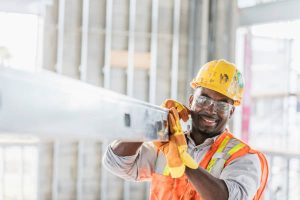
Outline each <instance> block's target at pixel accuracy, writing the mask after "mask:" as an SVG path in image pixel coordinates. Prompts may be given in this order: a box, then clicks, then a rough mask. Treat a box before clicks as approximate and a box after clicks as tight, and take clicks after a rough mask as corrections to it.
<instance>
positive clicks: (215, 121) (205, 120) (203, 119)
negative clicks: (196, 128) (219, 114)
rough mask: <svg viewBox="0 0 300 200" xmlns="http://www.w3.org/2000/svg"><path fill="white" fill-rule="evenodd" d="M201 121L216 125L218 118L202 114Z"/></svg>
mask: <svg viewBox="0 0 300 200" xmlns="http://www.w3.org/2000/svg"><path fill="white" fill-rule="evenodd" d="M200 120H201V123H202V124H203V125H205V126H215V125H216V124H217V122H218V120H217V119H216V118H212V117H208V116H205V115H202V116H200Z"/></svg>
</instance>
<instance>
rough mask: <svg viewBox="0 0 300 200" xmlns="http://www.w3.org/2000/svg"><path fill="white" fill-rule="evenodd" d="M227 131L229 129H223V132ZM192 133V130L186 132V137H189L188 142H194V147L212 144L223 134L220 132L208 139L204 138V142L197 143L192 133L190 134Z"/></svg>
mask: <svg viewBox="0 0 300 200" xmlns="http://www.w3.org/2000/svg"><path fill="white" fill-rule="evenodd" d="M226 131H228V129H225V130H224V131H223V133H224V132H226ZM190 133H191V132H190V131H189V132H187V133H186V137H187V139H188V142H189V143H190V144H192V146H193V147H197V148H198V147H205V146H209V145H212V144H213V143H214V142H215V141H216V140H217V139H218V137H219V136H220V135H222V133H221V134H219V135H216V136H215V137H212V138H207V139H206V140H204V142H203V143H202V144H199V145H196V144H195V141H194V140H193V138H192V137H191V134H190Z"/></svg>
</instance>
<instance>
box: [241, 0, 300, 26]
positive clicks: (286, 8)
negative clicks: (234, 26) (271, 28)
mask: <svg viewBox="0 0 300 200" xmlns="http://www.w3.org/2000/svg"><path fill="white" fill-rule="evenodd" d="M299 7H300V1H299V0H285V1H274V2H271V3H265V4H260V5H257V6H253V7H248V8H242V9H240V12H239V19H240V20H239V26H250V25H254V24H260V23H268V22H275V21H279V20H280V21H283V20H293V19H299V18H300V12H299ZM266 13H267V14H266Z"/></svg>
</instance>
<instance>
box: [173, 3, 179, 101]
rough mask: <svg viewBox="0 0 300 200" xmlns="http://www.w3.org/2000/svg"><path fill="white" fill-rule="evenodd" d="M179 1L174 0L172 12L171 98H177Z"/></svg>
mask: <svg viewBox="0 0 300 200" xmlns="http://www.w3.org/2000/svg"><path fill="white" fill-rule="evenodd" d="M180 1H181V0H174V14H173V42H172V72H171V77H172V78H171V98H172V99H177V93H178V91H177V89H178V57H179V27H180Z"/></svg>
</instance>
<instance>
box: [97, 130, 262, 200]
mask: <svg viewBox="0 0 300 200" xmlns="http://www.w3.org/2000/svg"><path fill="white" fill-rule="evenodd" d="M216 138H217V137H215V138H208V139H206V140H205V141H204V143H202V144H201V145H197V146H196V145H195V143H194V141H193V139H192V138H191V137H189V136H188V140H187V143H188V153H189V154H190V155H191V156H192V157H193V158H194V159H195V160H196V161H197V162H198V163H200V161H201V160H202V159H203V157H204V156H205V154H206V152H207V151H208V150H209V149H210V147H211V145H212V144H213V143H214V141H215V140H216ZM113 145H114V142H113V143H112V144H111V145H110V146H109V147H108V149H107V151H106V152H105V154H104V157H103V164H104V166H105V167H106V168H107V169H108V170H109V171H111V172H112V173H113V174H115V175H117V176H119V177H121V178H124V179H126V180H132V181H145V180H151V174H152V173H154V172H155V173H161V174H162V172H163V169H164V167H165V164H166V161H165V158H164V156H163V155H160V154H157V151H156V149H155V147H154V145H153V144H152V143H151V142H145V143H144V144H143V145H142V146H141V148H140V149H139V151H138V153H137V154H136V155H133V156H124V157H122V156H118V155H115V154H114V153H113V151H112V148H111V146H113ZM161 154H162V153H161ZM213 175H214V176H215V177H217V178H220V179H223V180H224V181H225V183H226V185H227V188H228V191H229V198H228V199H229V200H239V199H240V200H247V199H249V200H250V199H253V197H254V195H255V193H256V191H257V189H258V188H259V185H260V177H261V165H260V161H259V158H258V156H257V155H256V154H246V155H245V156H242V157H239V158H237V159H235V160H233V161H232V162H231V163H230V164H229V165H227V166H226V167H225V168H224V169H223V170H222V171H221V172H220V174H213Z"/></svg>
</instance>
